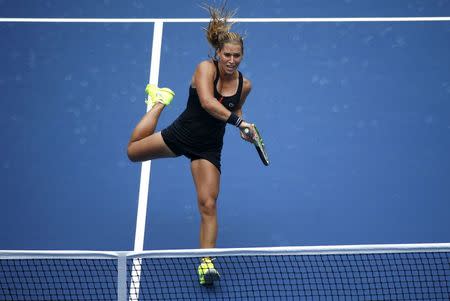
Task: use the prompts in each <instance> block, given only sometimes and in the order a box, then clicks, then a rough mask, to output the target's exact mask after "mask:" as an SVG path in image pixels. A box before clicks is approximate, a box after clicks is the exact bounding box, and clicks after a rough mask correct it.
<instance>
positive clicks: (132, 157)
mask: <svg viewBox="0 0 450 301" xmlns="http://www.w3.org/2000/svg"><path fill="white" fill-rule="evenodd" d="M127 155H128V159H130V161H131V162H138V161H139V158H138V156H137V154H136V151H135V149H134V147H133V144H132V143H131V144H129V145H128V148H127Z"/></svg>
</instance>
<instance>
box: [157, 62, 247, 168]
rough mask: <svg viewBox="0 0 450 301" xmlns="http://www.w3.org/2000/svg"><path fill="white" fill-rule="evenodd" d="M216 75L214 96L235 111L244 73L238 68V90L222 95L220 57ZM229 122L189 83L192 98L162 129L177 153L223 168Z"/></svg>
mask: <svg viewBox="0 0 450 301" xmlns="http://www.w3.org/2000/svg"><path fill="white" fill-rule="evenodd" d="M214 64H215V66H216V78H215V79H214V97H215V98H216V99H217V100H218V101H219V102H220V103H221V104H222V105H223V106H224V107H225V108H227V109H228V110H229V111H233V110H234V108H235V107H236V106H237V105H238V103H239V101H240V99H241V93H242V86H243V76H242V73H241V72H239V84H238V89H237V91H236V94H234V95H233V96H226V97H223V96H222V95H220V93H219V92H218V91H217V83H218V81H219V67H218V65H217V61H214ZM225 126H226V122H224V121H221V120H219V119H216V118H214V117H213V116H211V115H210V114H209V113H208V112H206V111H205V110H204V109H203V108H202V106H201V104H200V99H199V97H198V94H197V90H196V89H195V88H192V85H191V86H190V87H189V99H188V102H187V106H186V109H185V110H184V112H183V113H181V115H180V116H179V117H178V118H177V119H176V120H175V121H174V122H173V123H172V124H171V125H170V126H168V127H167V128H165V129H164V130H162V131H161V135H162V138H163V140H164V142H165V143H166V144H167V146H168V147H169V148H170V149H171V150H172V152H174V153H175V155H177V156H181V155H184V156H186V157H187V158H189V159H191V161H193V160H197V159H206V160H208V161H210V162H211V163H212V164H214V165H215V166H216V167H217V169H218V170H219V172H220V171H221V169H220V167H221V165H220V159H221V153H222V146H223V136H224V134H225Z"/></svg>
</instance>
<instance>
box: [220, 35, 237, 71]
mask: <svg viewBox="0 0 450 301" xmlns="http://www.w3.org/2000/svg"><path fill="white" fill-rule="evenodd" d="M217 56H218V57H219V64H220V65H221V68H220V69H222V70H223V71H224V72H225V74H227V75H232V74H234V72H235V71H236V70H237V68H238V66H239V64H240V63H241V59H242V48H241V45H240V44H239V43H225V44H224V45H223V47H222V49H220V50H219V51H217Z"/></svg>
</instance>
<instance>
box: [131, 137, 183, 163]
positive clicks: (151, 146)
mask: <svg viewBox="0 0 450 301" xmlns="http://www.w3.org/2000/svg"><path fill="white" fill-rule="evenodd" d="M128 156H129V157H130V159H132V160H133V161H146V160H153V159H158V158H171V157H176V154H175V153H174V152H173V151H172V150H171V149H170V148H169V147H168V146H167V144H166V143H165V142H164V139H163V138H162V135H161V132H157V133H154V134H153V135H150V136H148V137H145V138H143V139H141V140H138V141H134V142H132V143H131V144H130V145H129V146H128Z"/></svg>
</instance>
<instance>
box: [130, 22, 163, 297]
mask: <svg viewBox="0 0 450 301" xmlns="http://www.w3.org/2000/svg"><path fill="white" fill-rule="evenodd" d="M162 33H163V22H155V27H154V29H153V42H152V52H151V62H150V78H149V83H150V84H153V85H158V78H159V65H160V59H161V46H162ZM150 109H151V106H147V112H148V111H149V110H150ZM151 163H152V161H151V160H149V161H145V162H142V168H141V180H140V184H139V201H138V212H137V220H136V233H135V236H134V250H135V251H136V252H142V251H143V250H144V237H145V223H146V217H147V203H148V191H149V183H150V170H151ZM141 266H142V259H140V258H135V259H133V266H132V270H131V283H130V294H129V297H130V300H136V299H137V300H139V289H140V282H141ZM134 298H136V299H134Z"/></svg>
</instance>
